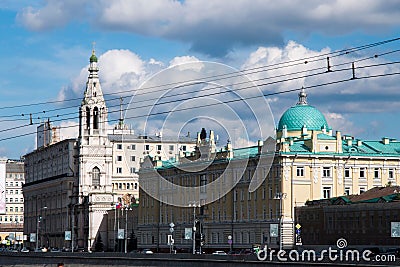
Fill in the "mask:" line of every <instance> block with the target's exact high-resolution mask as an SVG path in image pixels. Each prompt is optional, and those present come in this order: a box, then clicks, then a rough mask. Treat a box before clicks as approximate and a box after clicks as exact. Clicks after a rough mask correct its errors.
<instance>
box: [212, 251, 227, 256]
mask: <svg viewBox="0 0 400 267" xmlns="http://www.w3.org/2000/svg"><path fill="white" fill-rule="evenodd" d="M213 255H227V254H226V252H225V251H223V250H217V251H214V252H213Z"/></svg>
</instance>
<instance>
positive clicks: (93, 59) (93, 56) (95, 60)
mask: <svg viewBox="0 0 400 267" xmlns="http://www.w3.org/2000/svg"><path fill="white" fill-rule="evenodd" d="M92 62H97V57H96V55H95V53H94V50H93V51H92V56H91V57H90V63H92Z"/></svg>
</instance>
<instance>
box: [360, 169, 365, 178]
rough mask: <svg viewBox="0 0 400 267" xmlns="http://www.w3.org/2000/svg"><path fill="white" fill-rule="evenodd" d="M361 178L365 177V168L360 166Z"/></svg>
mask: <svg viewBox="0 0 400 267" xmlns="http://www.w3.org/2000/svg"><path fill="white" fill-rule="evenodd" d="M360 178H365V168H360Z"/></svg>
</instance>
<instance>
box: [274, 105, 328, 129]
mask: <svg viewBox="0 0 400 267" xmlns="http://www.w3.org/2000/svg"><path fill="white" fill-rule="evenodd" d="M303 126H305V127H307V130H321V129H322V128H323V127H325V128H326V129H329V126H328V123H327V122H326V119H325V117H324V115H323V114H322V113H321V112H320V111H319V110H318V109H316V108H315V107H313V106H310V105H299V104H297V105H295V106H293V107H291V108H289V109H288V110H286V111H285V113H283V115H282V117H281V118H280V120H279V123H278V131H282V130H283V129H284V127H286V129H287V130H288V131H300V130H301V129H302V128H303Z"/></svg>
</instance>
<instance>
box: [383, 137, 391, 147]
mask: <svg viewBox="0 0 400 267" xmlns="http://www.w3.org/2000/svg"><path fill="white" fill-rule="evenodd" d="M382 143H383V144H384V145H388V144H389V143H390V140H389V138H388V137H383V138H382Z"/></svg>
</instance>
